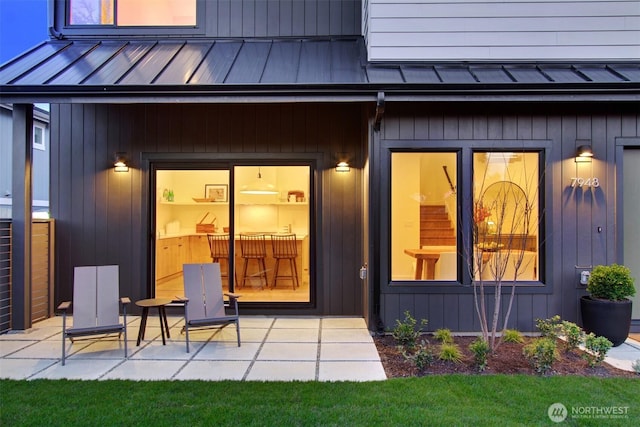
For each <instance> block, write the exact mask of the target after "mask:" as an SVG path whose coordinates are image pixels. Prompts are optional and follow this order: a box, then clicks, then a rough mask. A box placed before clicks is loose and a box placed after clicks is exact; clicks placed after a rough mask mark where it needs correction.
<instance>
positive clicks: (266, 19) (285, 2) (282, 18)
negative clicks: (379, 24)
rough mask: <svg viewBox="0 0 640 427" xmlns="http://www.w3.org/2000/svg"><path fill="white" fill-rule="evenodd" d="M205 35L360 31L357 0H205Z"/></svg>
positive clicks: (304, 33) (314, 33)
mask: <svg viewBox="0 0 640 427" xmlns="http://www.w3.org/2000/svg"><path fill="white" fill-rule="evenodd" d="M206 8H207V17H206V21H207V34H206V35H207V36H208V37H288V36H294V37H315V36H340V35H348V36H353V35H360V34H361V31H360V17H361V2H360V0H207V1H206Z"/></svg>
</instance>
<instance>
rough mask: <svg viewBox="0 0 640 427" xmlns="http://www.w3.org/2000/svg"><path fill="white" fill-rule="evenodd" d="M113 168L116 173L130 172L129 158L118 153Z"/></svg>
mask: <svg viewBox="0 0 640 427" xmlns="http://www.w3.org/2000/svg"><path fill="white" fill-rule="evenodd" d="M113 167H114V169H115V171H116V172H129V166H128V165H127V157H126V155H125V153H116V155H115V161H114V162H113Z"/></svg>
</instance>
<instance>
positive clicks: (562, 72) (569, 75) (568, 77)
mask: <svg viewBox="0 0 640 427" xmlns="http://www.w3.org/2000/svg"><path fill="white" fill-rule="evenodd" d="M540 70H542V72H544V74H546V75H547V76H549V77H550V78H551V80H553V81H554V82H555V83H584V82H587V81H589V80H588V79H586V78H585V77H584V76H582V75H580V74H579V73H577V72H576V70H575V69H574V68H573V67H571V66H562V67H561V66H543V67H540Z"/></svg>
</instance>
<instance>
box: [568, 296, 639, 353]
mask: <svg viewBox="0 0 640 427" xmlns="http://www.w3.org/2000/svg"><path fill="white" fill-rule="evenodd" d="M580 310H581V312H582V325H583V327H582V328H583V329H584V330H585V332H587V333H589V332H593V333H594V334H595V335H597V336H602V337H605V338H607V339H608V340H609V341H611V342H612V343H613V346H614V347H617V346H619V345H620V344H622V343H623V342H624V341H625V340H626V339H627V336H629V328H630V327H631V300H629V299H625V300H623V301H609V300H602V299H595V298H591V297H590V296H584V297H582V298H580Z"/></svg>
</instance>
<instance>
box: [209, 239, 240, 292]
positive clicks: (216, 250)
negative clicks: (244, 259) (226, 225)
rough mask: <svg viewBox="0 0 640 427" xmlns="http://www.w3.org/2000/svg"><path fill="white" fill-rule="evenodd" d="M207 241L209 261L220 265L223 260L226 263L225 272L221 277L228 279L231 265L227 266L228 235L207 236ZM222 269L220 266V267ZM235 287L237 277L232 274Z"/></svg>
mask: <svg viewBox="0 0 640 427" xmlns="http://www.w3.org/2000/svg"><path fill="white" fill-rule="evenodd" d="M207 240H209V251H210V252H211V260H212V261H213V262H217V263H220V261H221V260H225V261H226V263H227V272H226V273H222V274H221V276H222V277H227V278H228V277H229V271H231V265H230V264H229V235H228V234H207ZM221 267H222V265H221ZM234 278H235V282H236V285H237V284H238V276H237V275H236V274H235V273H234Z"/></svg>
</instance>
